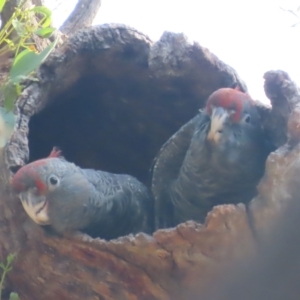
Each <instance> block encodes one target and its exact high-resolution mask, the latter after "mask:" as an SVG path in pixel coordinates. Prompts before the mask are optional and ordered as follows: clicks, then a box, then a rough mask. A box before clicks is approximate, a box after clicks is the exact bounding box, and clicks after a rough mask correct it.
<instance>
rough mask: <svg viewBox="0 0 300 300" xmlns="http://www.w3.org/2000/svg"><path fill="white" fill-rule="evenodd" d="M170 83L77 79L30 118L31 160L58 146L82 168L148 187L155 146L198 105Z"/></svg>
mask: <svg viewBox="0 0 300 300" xmlns="http://www.w3.org/2000/svg"><path fill="white" fill-rule="evenodd" d="M169 84H170V83H169ZM173 86H174V88H170V85H168V87H165V86H164V85H163V84H162V83H160V82H159V81H155V80H150V79H149V78H146V80H140V81H137V79H136V78H132V79H131V78H129V77H128V76H126V74H124V75H120V76H119V77H118V78H117V79H116V78H109V77H106V76H103V75H99V74H91V75H89V76H86V77H84V78H81V79H80V80H79V81H78V82H77V83H76V84H75V85H74V86H73V87H72V88H71V89H69V90H67V91H65V92H63V93H61V94H60V95H58V96H56V97H55V98H54V99H51V101H48V102H47V105H46V107H45V108H44V109H43V110H42V111H41V112H39V113H38V114H36V115H34V116H33V117H32V118H31V120H30V123H29V137H28V139H29V150H30V161H34V160H36V159H39V158H42V157H46V156H48V154H49V153H50V151H51V149H52V147H53V146H58V147H59V148H61V149H62V151H63V153H64V156H65V158H66V159H67V160H68V161H72V162H74V163H76V164H77V165H79V166H80V167H82V168H93V169H99V170H104V171H108V172H113V173H126V174H130V175H133V176H135V177H137V178H138V179H139V180H141V181H142V182H144V183H146V184H147V185H149V181H150V172H149V170H150V168H151V165H152V163H153V159H154V158H155V156H156V155H157V153H158V151H159V149H160V148H161V146H162V145H163V144H164V142H166V141H167V140H168V138H169V137H170V136H171V135H172V134H173V133H175V132H176V131H177V130H178V129H179V128H180V126H182V125H183V124H184V123H186V122H187V121H188V120H189V119H190V118H192V117H193V116H194V115H195V114H196V113H197V110H198V109H199V106H200V100H199V99H197V98H196V97H195V96H194V95H191V94H189V87H188V86H180V85H178V84H177V83H173ZM175 87H176V88H175ZM50 97H51V95H50V96H49V99H50Z"/></svg>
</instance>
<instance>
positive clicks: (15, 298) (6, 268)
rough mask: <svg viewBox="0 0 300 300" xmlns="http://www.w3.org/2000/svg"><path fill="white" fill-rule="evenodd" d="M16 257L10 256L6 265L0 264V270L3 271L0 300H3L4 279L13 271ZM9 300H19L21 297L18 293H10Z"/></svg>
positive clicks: (0, 282) (0, 283) (0, 280)
mask: <svg viewBox="0 0 300 300" xmlns="http://www.w3.org/2000/svg"><path fill="white" fill-rule="evenodd" d="M15 257H16V254H9V255H8V256H7V258H6V264H4V263H3V262H0V268H1V269H2V275H1V279H0V300H1V299H2V289H3V283H4V279H5V277H6V275H7V273H8V272H9V271H11V270H12V264H13V261H14V259H15ZM9 300H19V296H18V294H16V293H10V296H9Z"/></svg>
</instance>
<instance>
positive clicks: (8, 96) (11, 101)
mask: <svg viewBox="0 0 300 300" xmlns="http://www.w3.org/2000/svg"><path fill="white" fill-rule="evenodd" d="M3 94H4V108H5V110H6V111H12V110H13V108H14V105H15V101H16V99H17V98H18V94H17V91H16V87H15V85H14V84H13V83H11V82H9V83H7V84H6V85H5V86H4V87H3ZM8 259H10V258H9V257H7V261H8ZM0 267H1V268H3V267H4V265H3V263H0Z"/></svg>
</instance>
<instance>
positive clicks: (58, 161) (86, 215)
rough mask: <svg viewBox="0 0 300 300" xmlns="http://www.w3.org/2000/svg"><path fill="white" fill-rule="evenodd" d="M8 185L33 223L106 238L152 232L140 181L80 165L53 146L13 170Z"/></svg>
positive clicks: (147, 198) (147, 197)
mask: <svg viewBox="0 0 300 300" xmlns="http://www.w3.org/2000/svg"><path fill="white" fill-rule="evenodd" d="M12 187H13V190H14V191H15V192H16V193H17V194H18V197H19V198H20V200H21V202H22V204H23V207H24V209H25V211H26V212H27V214H28V215H29V216H30V218H31V219H32V220H33V221H34V222H35V223H37V224H39V225H50V226H51V227H52V228H53V229H54V230H55V231H56V232H58V233H60V234H70V233H71V234H72V233H73V232H77V231H81V232H84V233H86V234H89V235H91V236H92V237H100V238H104V239H108V240H109V239H113V238H117V237H120V236H124V235H127V234H130V233H138V232H145V233H151V232H152V231H153V221H152V219H153V207H152V205H153V204H152V199H151V196H150V193H149V191H148V190H147V188H146V187H145V186H144V185H143V184H142V183H141V182H139V181H138V180H137V179H135V178H134V177H132V176H130V175H119V174H111V173H108V172H103V171H95V170H91V169H81V168H80V167H78V166H76V165H75V164H73V163H70V162H68V161H66V160H65V159H64V158H63V157H61V156H60V151H59V150H57V149H55V148H54V149H53V150H52V152H51V154H50V155H49V157H47V158H44V159H40V160H37V161H34V162H32V163H29V164H28V165H25V166H24V167H22V168H21V169H20V170H18V172H17V173H16V174H15V175H14V177H13V179H12Z"/></svg>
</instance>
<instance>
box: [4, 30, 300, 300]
mask: <svg viewBox="0 0 300 300" xmlns="http://www.w3.org/2000/svg"><path fill="white" fill-rule="evenodd" d="M38 77H39V81H38V82H33V83H32V84H31V85H29V86H28V87H27V88H26V89H25V90H24V92H23V94H22V95H21V97H20V99H19V100H18V103H17V107H18V114H17V125H16V127H15V131H14V133H13V135H12V138H11V140H10V141H9V143H8V145H7V146H6V148H5V149H4V150H5V151H4V157H3V158H2V160H1V161H2V169H1V170H2V173H1V175H2V181H1V183H0V185H1V186H0V193H1V196H0V224H1V226H0V240H1V247H0V259H4V258H5V257H6V255H7V254H8V253H11V252H15V251H17V252H18V259H17V261H16V263H15V265H14V268H13V270H12V271H11V273H9V287H10V288H11V289H12V290H14V291H16V292H18V293H19V295H20V297H21V299H22V300H27V299H28V300H29V299H30V300H34V299H43V300H48V299H49V300H53V299H58V300H59V299H72V300H76V299H78V300H79V299H80V300H82V299H86V300H89V299H147V300H150V299H172V300H173V299H188V297H189V296H191V297H192V296H193V295H195V293H197V295H198V296H200V295H204V294H205V293H206V292H207V290H209V288H210V287H211V286H212V285H214V284H215V282H216V280H217V279H218V278H219V277H220V276H221V277H222V272H223V271H225V270H227V268H228V267H229V266H230V265H231V263H232V262H233V261H236V260H244V259H245V258H246V257H248V256H251V255H252V254H254V253H255V252H256V249H257V237H260V238H263V233H264V232H265V231H266V230H267V229H266V228H268V227H269V225H268V224H272V223H273V222H271V221H272V220H274V219H275V217H276V215H277V214H278V212H279V211H280V207H281V206H282V204H284V203H288V201H287V200H288V198H289V197H290V194H289V193H287V190H289V192H290V193H294V192H295V193H296V190H295V188H296V186H297V184H296V182H295V180H296V179H295V178H296V177H297V176H296V175H297V174H299V168H300V165H299V162H300V161H299V159H298V157H299V151H300V147H299V145H298V144H297V142H298V140H299V129H298V127H299V123H298V122H299V120H300V119H299V118H297V114H298V113H299V107H298V106H299V94H298V92H297V89H296V87H295V86H294V84H293V83H292V82H291V81H290V79H289V78H288V76H287V75H286V74H285V73H283V72H269V73H267V74H266V76H265V79H266V91H267V95H268V96H269V97H270V99H271V100H272V104H273V110H270V109H268V108H265V107H263V106H261V112H262V117H263V122H264V126H265V129H266V135H267V136H268V138H271V139H272V141H273V142H274V143H276V144H277V145H278V146H282V144H284V143H285V141H286V136H287V132H286V128H288V130H289V131H288V132H289V135H288V136H289V140H288V143H286V144H285V145H283V146H282V147H281V148H279V149H278V150H277V151H276V152H274V153H272V154H271V155H270V157H269V159H268V162H267V169H266V174H265V177H264V178H263V180H262V181H261V184H260V186H259V191H260V194H259V195H258V196H257V198H256V199H254V200H253V202H252V203H251V205H250V207H249V209H246V207H245V205H244V204H239V205H236V206H235V205H224V206H219V207H216V208H214V209H213V211H212V212H210V213H209V214H208V217H207V219H206V222H205V224H204V225H201V224H196V223H194V222H192V221H190V222H187V223H185V224H180V225H179V226H178V227H177V228H172V229H167V230H159V231H157V232H155V233H154V234H153V236H148V235H145V234H138V235H136V236H126V237H122V238H119V239H117V240H113V241H110V242H106V241H104V240H100V239H94V240H92V239H91V238H89V237H87V236H86V239H85V240H80V239H78V238H70V239H66V238H60V237H58V236H56V235H54V234H53V233H50V232H49V231H47V230H45V229H44V228H43V227H41V226H38V225H36V224H34V223H33V222H32V221H31V220H30V219H29V217H28V216H27V215H26V213H25V211H24V210H23V208H22V205H21V203H20V201H19V200H18V199H17V198H16V197H15V196H14V195H13V194H12V192H11V190H10V185H9V180H10V178H11V176H12V172H11V171H14V170H16V169H17V168H18V167H20V166H22V165H24V164H25V163H27V162H28V160H35V159H37V158H40V157H44V156H46V155H47V154H48V153H49V151H50V150H51V148H52V146H54V145H56V146H59V147H61V148H62V150H63V152H64V153H65V156H66V158H67V159H68V160H70V161H74V162H75V163H77V164H78V165H80V166H81V167H93V168H96V169H97V168H98V169H102V170H106V171H111V172H116V173H128V174H131V175H134V176H136V177H137V178H138V179H140V180H142V181H143V182H144V183H146V184H148V185H149V181H150V174H149V168H150V166H151V163H152V161H153V159H154V158H155V155H156V154H157V152H158V150H159V149H160V147H161V145H162V144H163V143H164V142H165V141H166V140H167V139H168V138H169V137H170V136H171V135H172V134H173V133H174V132H176V131H177V130H178V128H180V126H182V125H183V124H184V123H185V122H187V121H188V120H189V119H191V118H192V117H193V116H194V115H195V114H196V113H197V110H198V109H199V108H201V107H203V105H204V104H205V101H206V99H207V97H208V96H209V95H210V94H211V93H212V92H213V91H215V90H216V89H218V88H221V87H228V86H232V85H233V84H235V83H237V84H238V85H240V87H241V88H242V89H243V90H246V86H245V84H244V83H243V82H242V81H241V80H240V79H239V77H238V75H237V74H236V72H235V71H234V70H233V69H232V68H231V67H229V66H227V65H226V64H224V63H223V62H221V61H220V60H219V59H218V58H217V57H216V56H215V55H213V54H212V53H210V52H209V50H207V49H205V48H203V47H201V46H200V45H198V44H195V43H189V42H188V41H187V39H186V38H185V36H184V35H182V34H173V33H165V34H164V35H163V36H162V38H161V39H160V40H159V41H158V42H156V43H153V42H152V41H151V40H149V38H148V37H147V36H145V35H143V34H142V33H139V32H138V31H136V30H134V29H132V28H129V27H126V26H122V25H104V26H98V27H93V28H89V29H85V30H82V31H80V32H78V33H77V34H76V35H74V36H73V37H71V38H70V39H69V40H68V41H67V42H66V43H65V44H64V45H63V46H62V47H61V48H60V49H58V50H57V51H55V52H54V53H53V54H52V55H51V56H50V57H49V58H48V59H47V61H46V62H45V63H44V64H43V65H42V66H41V67H40V69H39V73H38ZM279 107H284V108H286V110H285V111H284V113H280V112H281V111H282V110H281V109H278V108H279ZM291 111H292V115H291V116H290V112H291ZM276 120H277V121H278V120H280V122H281V123H280V124H283V125H286V124H287V121H288V120H289V123H288V124H289V125H288V126H281V125H280V128H278V127H276ZM278 122H279V121H278ZM282 174H284V175H282ZM249 216H250V217H251V218H250V219H251V221H252V222H250V223H249ZM249 224H251V225H252V226H249Z"/></svg>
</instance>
